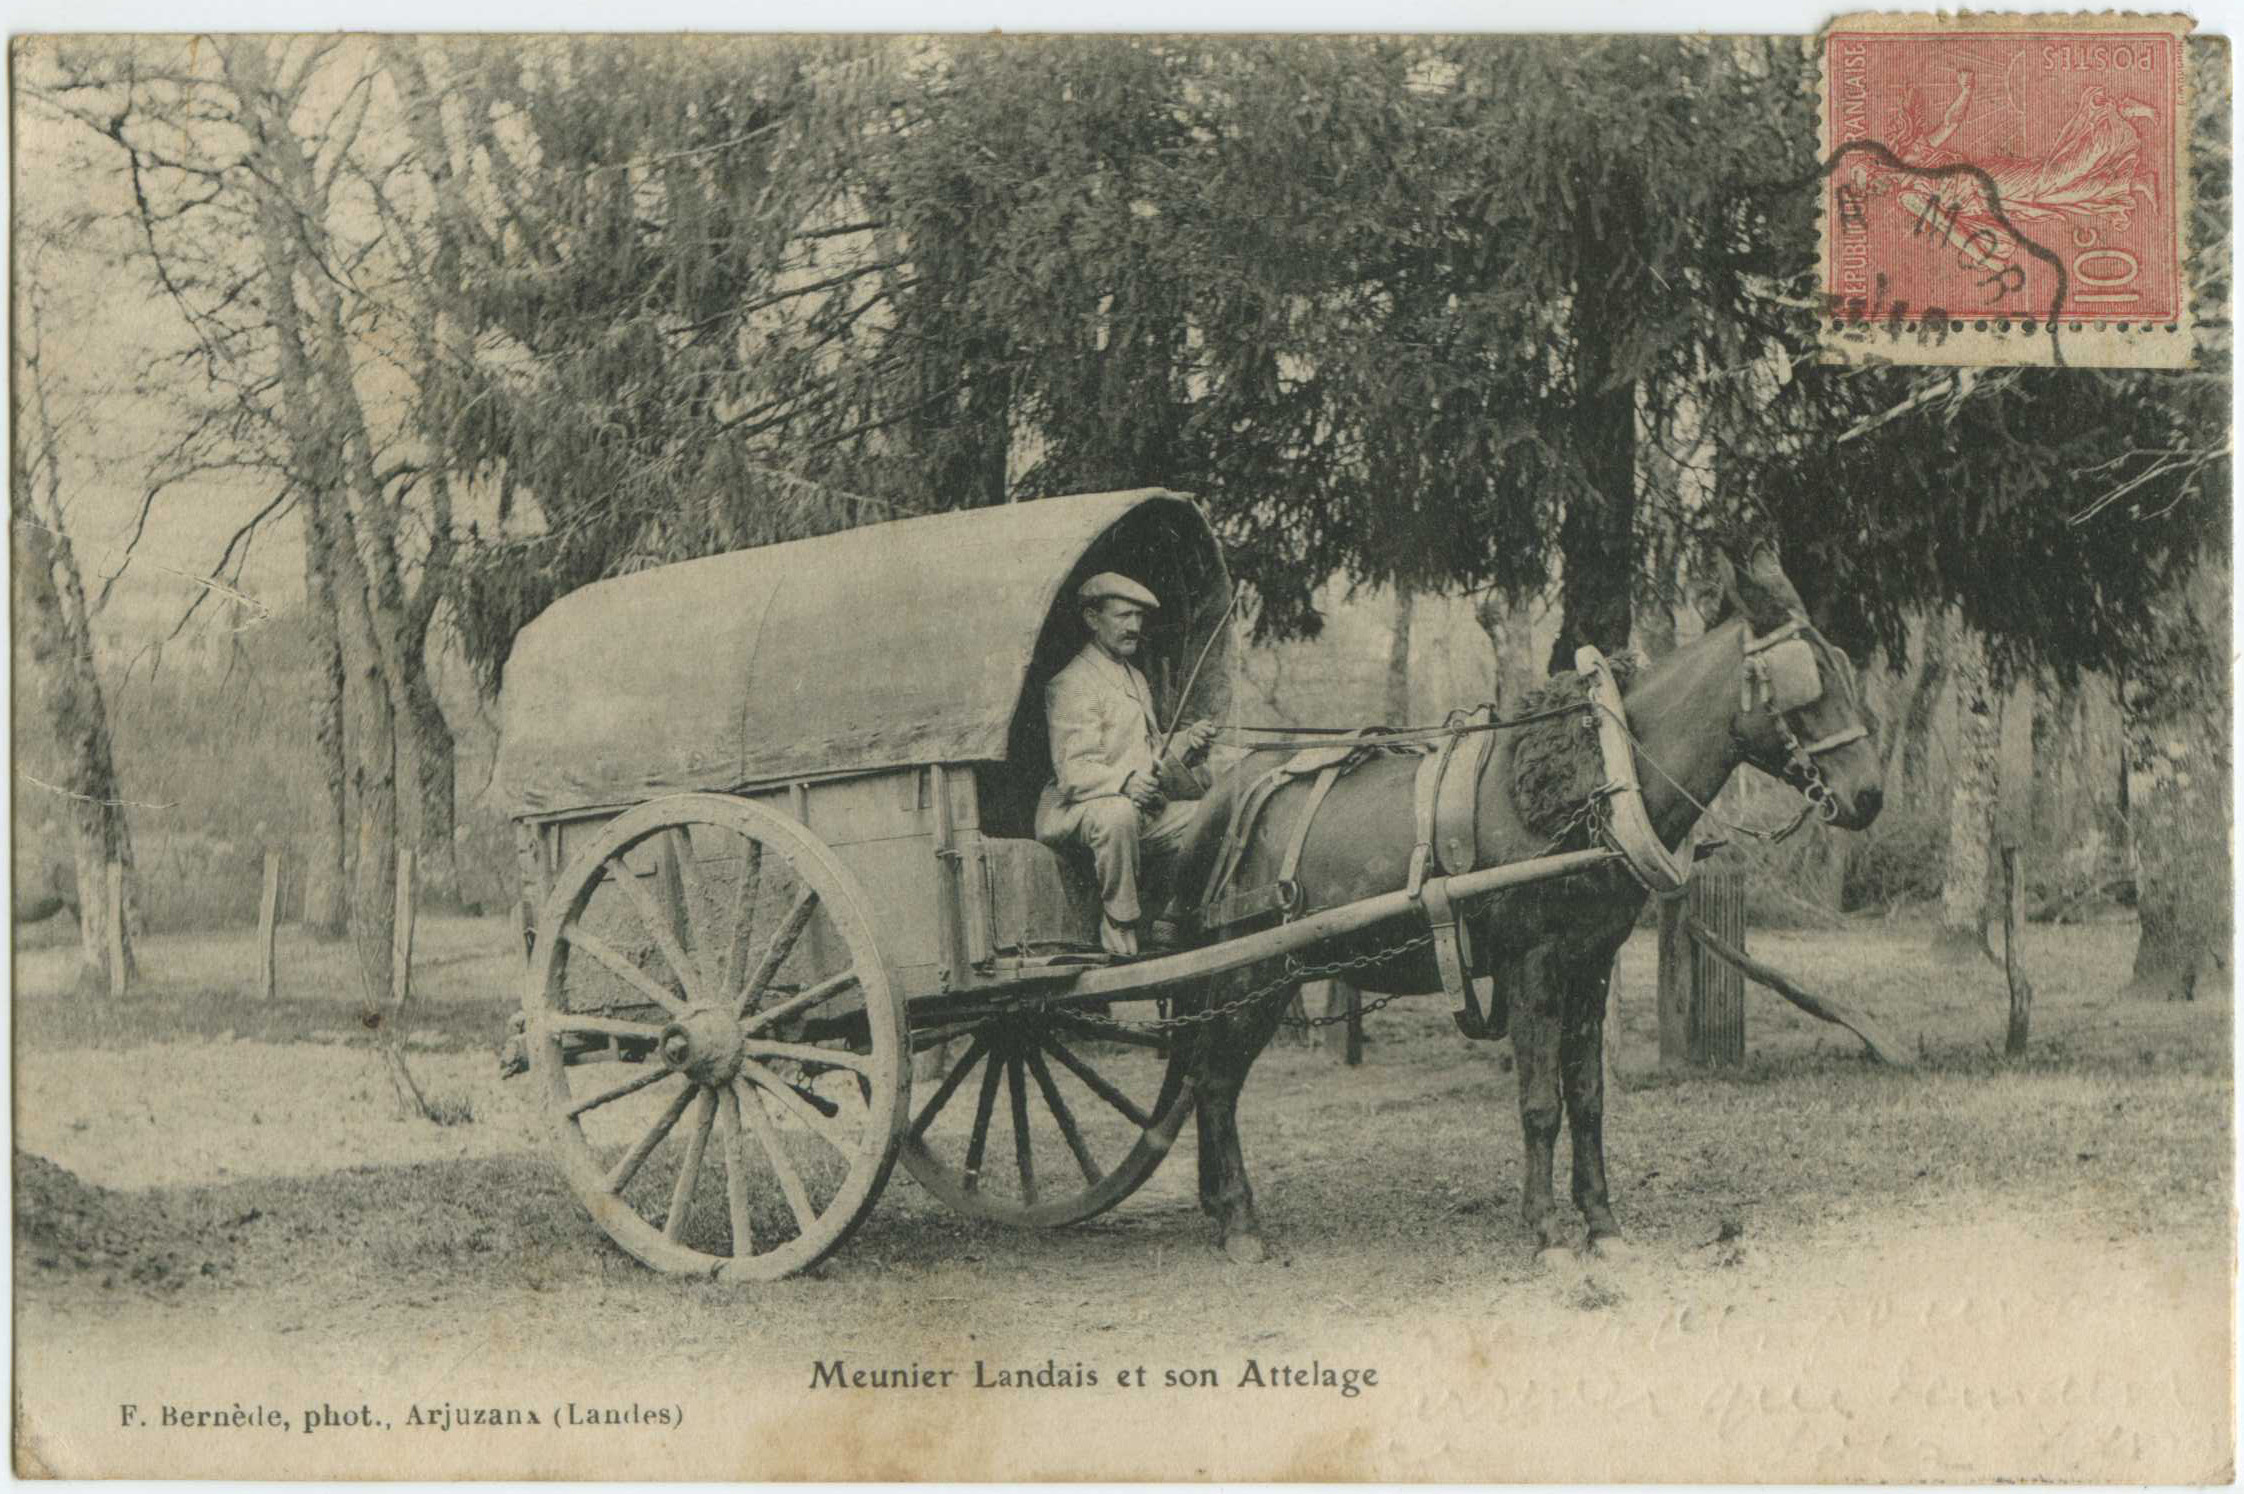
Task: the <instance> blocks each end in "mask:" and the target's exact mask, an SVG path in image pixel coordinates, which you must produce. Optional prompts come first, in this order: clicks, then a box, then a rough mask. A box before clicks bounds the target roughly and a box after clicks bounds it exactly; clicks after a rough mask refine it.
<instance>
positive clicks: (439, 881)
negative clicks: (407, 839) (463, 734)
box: [405, 668, 460, 910]
mask: <svg viewBox="0 0 2244 1494" xmlns="http://www.w3.org/2000/svg"><path fill="white" fill-rule="evenodd" d="M405 698H406V701H407V703H408V704H409V706H410V709H409V711H408V712H407V714H406V724H407V730H408V733H409V735H410V737H411V740H412V743H413V796H414V808H415V814H414V816H413V844H414V846H415V848H416V851H417V855H418V860H419V864H420V869H421V888H420V897H421V902H420V906H422V907H424V908H441V909H446V910H451V909H456V908H458V907H459V903H460V874H459V858H458V857H457V856H456V855H455V854H454V852H453V843H452V836H453V831H454V829H455V827H456V826H457V825H458V823H459V819H458V811H457V808H456V802H457V801H456V799H455V797H454V796H455V792H456V783H457V774H458V770H457V768H456V766H455V761H456V757H455V752H454V747H453V741H452V728H451V727H450V726H449V725H448V724H447V723H446V722H445V720H444V711H443V708H442V707H440V706H439V705H438V704H437V702H436V691H435V690H434V689H433V688H432V687H431V686H430V684H429V676H428V670H427V669H425V668H423V669H419V670H415V671H414V672H413V673H412V674H411V675H410V676H409V677H408V678H407V680H406V690H405Z"/></svg>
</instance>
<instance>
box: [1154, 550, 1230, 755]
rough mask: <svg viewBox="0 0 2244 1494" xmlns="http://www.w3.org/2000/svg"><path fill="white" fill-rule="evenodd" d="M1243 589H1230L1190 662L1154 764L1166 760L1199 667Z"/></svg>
mask: <svg viewBox="0 0 2244 1494" xmlns="http://www.w3.org/2000/svg"><path fill="white" fill-rule="evenodd" d="M1243 589H1244V583H1241V584H1240V585H1237V586H1233V587H1232V588H1231V600H1230V601H1228V602H1226V603H1224V605H1223V615H1222V616H1221V617H1219V618H1217V619H1216V625H1215V626H1214V627H1212V628H1210V629H1209V630H1208V641H1207V642H1206V643H1203V644H1201V645H1200V657H1199V658H1197V659H1194V660H1193V661H1192V672H1191V673H1190V674H1188V675H1186V676H1185V677H1184V688H1183V689H1182V690H1179V691H1178V692H1177V708H1176V713H1175V714H1174V715H1172V716H1171V717H1170V718H1169V729H1168V730H1167V731H1165V732H1163V733H1161V747H1160V750H1159V751H1157V752H1155V753H1154V754H1153V760H1154V761H1155V762H1162V761H1165V760H1166V759H1167V758H1168V755H1169V739H1170V738H1171V737H1173V736H1175V735H1176V734H1177V728H1178V727H1179V726H1182V725H1183V724H1184V709H1185V707H1186V706H1188V705H1190V704H1191V703H1192V687H1193V686H1194V685H1196V684H1198V683H1199V680H1200V666H1201V665H1203V664H1205V663H1207V662H1208V655H1209V654H1210V653H1211V652H1212V651H1213V650H1214V649H1215V642H1216V640H1217V639H1218V638H1221V637H1222V636H1223V630H1224V627H1225V625H1227V624H1228V623H1229V622H1230V621H1231V613H1232V611H1233V609H1235V608H1236V607H1238V605H1239V593H1240V592H1241V591H1242V590H1243Z"/></svg>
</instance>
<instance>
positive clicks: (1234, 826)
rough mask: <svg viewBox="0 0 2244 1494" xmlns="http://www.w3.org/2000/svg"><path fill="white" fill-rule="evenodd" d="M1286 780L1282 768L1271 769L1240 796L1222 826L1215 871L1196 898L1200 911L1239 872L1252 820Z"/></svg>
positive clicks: (1250, 833) (1223, 889)
mask: <svg viewBox="0 0 2244 1494" xmlns="http://www.w3.org/2000/svg"><path fill="white" fill-rule="evenodd" d="M1286 779H1287V773H1286V770H1285V768H1284V766H1283V765H1280V766H1278V767H1275V768H1272V769H1270V770H1269V771H1268V772H1266V773H1264V774H1263V775H1262V776H1261V777H1260V778H1258V779H1256V780H1255V781H1254V785H1253V786H1252V787H1251V788H1249V789H1248V790H1247V791H1246V793H1245V794H1244V795H1243V796H1241V798H1240V800H1239V808H1238V810H1237V812H1236V813H1234V814H1233V815H1232V816H1231V823H1230V824H1229V825H1227V826H1225V827H1224V832H1223V849H1222V850H1221V851H1220V852H1219V853H1218V854H1217V856H1216V862H1215V868H1214V870H1212V871H1211V872H1209V873H1208V885H1207V887H1206V888H1205V889H1204V890H1203V891H1202V893H1201V895H1200V903H1201V906H1202V907H1203V909H1207V908H1213V907H1214V906H1215V904H1216V903H1217V902H1218V901H1219V900H1220V899H1221V898H1222V897H1223V894H1224V891H1225V889H1227V888H1228V887H1229V886H1230V885H1231V878H1232V877H1233V876H1234V875H1235V874H1236V873H1237V872H1238V870H1239V861H1240V858H1241V857H1243V856H1244V855H1245V854H1246V849H1247V840H1248V838H1249V837H1250V836H1251V835H1252V834H1253V833H1254V826H1255V821H1256V820H1258V819H1260V818H1261V817H1262V806H1263V805H1264V804H1265V803H1266V802H1268V800H1269V798H1270V796H1271V794H1272V793H1274V792H1276V791H1277V788H1278V785H1280V784H1281V783H1284V782H1285V781H1286Z"/></svg>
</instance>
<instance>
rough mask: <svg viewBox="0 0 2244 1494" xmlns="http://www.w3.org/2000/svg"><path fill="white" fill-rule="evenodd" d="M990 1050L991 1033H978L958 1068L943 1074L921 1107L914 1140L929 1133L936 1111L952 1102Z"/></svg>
mask: <svg viewBox="0 0 2244 1494" xmlns="http://www.w3.org/2000/svg"><path fill="white" fill-rule="evenodd" d="M989 1051H990V1040H989V1035H988V1034H986V1033H976V1034H975V1035H974V1041H973V1043H972V1044H971V1045H969V1046H968V1048H967V1050H966V1056H965V1057H964V1058H962V1059H960V1060H959V1061H958V1066H957V1067H956V1068H954V1069H952V1070H951V1071H950V1072H949V1073H948V1074H945V1075H944V1076H943V1083H942V1086H941V1087H940V1088H938V1089H937V1090H936V1091H935V1093H934V1094H933V1095H931V1096H929V1097H928V1101H927V1103H926V1104H925V1105H924V1106H922V1107H921V1108H920V1112H919V1117H918V1119H916V1120H914V1121H913V1122H912V1129H911V1138H912V1140H914V1141H917V1140H919V1138H920V1137H922V1136H924V1135H926V1134H927V1128H928V1127H929V1126H930V1125H932V1124H933V1123H934V1121H935V1116H936V1113H937V1112H938V1111H940V1110H941V1109H942V1108H943V1107H944V1106H945V1105H948V1104H949V1103H950V1101H951V1096H952V1095H954V1094H956V1093H958V1087H959V1085H960V1084H962V1083H963V1082H965V1079H966V1076H967V1075H968V1074H969V1073H971V1072H973V1069H974V1065H975V1064H977V1063H979V1062H981V1059H982V1055H983V1054H985V1053H987V1052H989Z"/></svg>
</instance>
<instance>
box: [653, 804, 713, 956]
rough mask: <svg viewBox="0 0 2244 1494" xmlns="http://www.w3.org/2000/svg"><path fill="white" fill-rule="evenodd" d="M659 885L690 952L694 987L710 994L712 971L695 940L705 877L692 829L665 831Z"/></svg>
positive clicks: (672, 928) (682, 945)
mask: <svg viewBox="0 0 2244 1494" xmlns="http://www.w3.org/2000/svg"><path fill="white" fill-rule="evenodd" d="M655 885H656V886H657V887H659V888H661V889H662V903H663V907H664V908H665V909H666V910H667V911H668V912H669V914H670V932H671V935H672V937H674V938H676V939H677V941H678V947H679V948H680V949H682V950H684V951H685V952H686V958H687V959H688V960H689V961H691V962H692V964H693V985H694V989H695V990H696V991H697V992H706V991H709V990H711V989H712V988H711V987H710V986H709V985H708V983H707V982H708V980H709V968H708V962H707V959H706V957H705V952H704V951H703V950H702V948H701V947H700V945H698V944H697V943H695V941H694V937H693V905H694V903H695V901H697V899H696V897H695V893H697V892H698V891H699V890H700V885H701V877H700V875H699V874H698V873H697V872H696V871H695V870H694V859H693V831H692V829H691V828H690V827H689V826H685V825H673V826H671V827H670V828H669V829H668V830H665V831H663V832H662V854H661V856H660V857H658V858H657V859H656V861H655Z"/></svg>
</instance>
